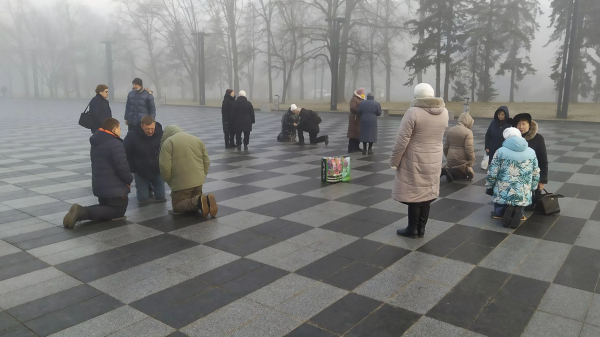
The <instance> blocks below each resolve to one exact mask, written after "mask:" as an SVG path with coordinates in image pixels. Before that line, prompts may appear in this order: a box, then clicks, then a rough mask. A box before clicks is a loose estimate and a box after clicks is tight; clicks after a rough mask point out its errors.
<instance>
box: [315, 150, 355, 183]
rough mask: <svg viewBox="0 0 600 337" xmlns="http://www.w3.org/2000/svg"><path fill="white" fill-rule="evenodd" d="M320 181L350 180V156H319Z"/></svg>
mask: <svg viewBox="0 0 600 337" xmlns="http://www.w3.org/2000/svg"><path fill="white" fill-rule="evenodd" d="M321 181H323V182H324V183H339V182H348V181H350V157H348V156H339V157H323V158H321Z"/></svg>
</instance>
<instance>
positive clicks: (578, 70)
mask: <svg viewBox="0 0 600 337" xmlns="http://www.w3.org/2000/svg"><path fill="white" fill-rule="evenodd" d="M583 13H585V2H582V3H581V10H580V11H579V19H578V20H577V38H576V39H575V46H574V47H575V57H573V79H572V84H571V93H570V95H569V96H570V97H569V102H570V103H579V87H580V86H581V80H582V74H583V72H585V68H586V64H584V63H583V60H582V57H581V47H582V45H583V38H584V34H582V31H583V29H582V28H583V21H584V15H583Z"/></svg>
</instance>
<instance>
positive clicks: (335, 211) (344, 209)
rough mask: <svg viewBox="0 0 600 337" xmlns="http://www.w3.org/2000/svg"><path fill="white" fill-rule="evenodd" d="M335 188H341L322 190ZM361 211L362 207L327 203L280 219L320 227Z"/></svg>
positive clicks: (335, 202) (332, 202)
mask: <svg viewBox="0 0 600 337" xmlns="http://www.w3.org/2000/svg"><path fill="white" fill-rule="evenodd" d="M335 186H342V184H337V185H333V186H329V187H327V188H324V189H328V188H330V187H335ZM344 186H352V185H344ZM362 209H364V207H362V206H357V205H350V204H346V203H343V202H339V201H328V202H325V203H322V204H320V205H317V206H313V207H309V208H307V209H304V210H302V211H298V212H296V213H292V214H290V215H287V216H285V217H283V218H282V219H284V220H289V221H294V222H298V223H301V224H304V225H308V226H313V227H320V226H323V225H324V224H326V223H329V222H331V221H334V220H337V219H339V218H342V217H344V216H347V215H350V214H353V213H356V212H358V211H360V210H362Z"/></svg>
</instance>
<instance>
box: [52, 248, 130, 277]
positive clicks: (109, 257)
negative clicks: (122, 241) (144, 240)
mask: <svg viewBox="0 0 600 337" xmlns="http://www.w3.org/2000/svg"><path fill="white" fill-rule="evenodd" d="M127 255H129V253H127V252H125V251H123V250H120V249H118V248H114V249H110V250H106V251H103V252H100V253H96V254H92V255H88V256H84V257H80V258H78V259H75V260H71V261H67V262H63V263H60V264H58V265H55V266H54V268H56V269H58V270H61V271H63V272H65V273H67V274H73V273H75V272H77V271H78V270H83V269H85V268H89V267H90V266H96V265H100V264H105V263H109V262H111V261H114V260H117V259H120V258H122V257H124V256H127Z"/></svg>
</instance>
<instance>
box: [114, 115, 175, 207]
mask: <svg viewBox="0 0 600 337" xmlns="http://www.w3.org/2000/svg"><path fill="white" fill-rule="evenodd" d="M162 136H163V129H162V125H160V123H157V122H156V121H155V120H154V118H152V116H144V117H143V118H142V121H141V123H140V125H139V126H138V127H136V128H135V129H133V130H132V131H131V132H129V133H127V136H126V137H125V141H124V144H125V151H126V152H127V160H128V161H129V168H130V169H131V173H134V174H135V175H134V178H135V187H136V195H137V200H138V201H139V202H140V203H147V202H149V200H150V193H149V187H151V188H152V190H153V191H154V197H155V198H156V201H158V202H163V201H166V199H165V182H164V181H163V180H162V178H161V176H160V168H159V166H158V155H159V152H160V140H161V138H162Z"/></svg>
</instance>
